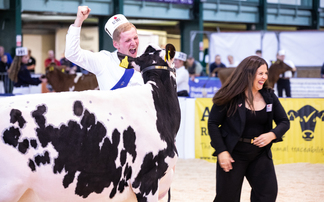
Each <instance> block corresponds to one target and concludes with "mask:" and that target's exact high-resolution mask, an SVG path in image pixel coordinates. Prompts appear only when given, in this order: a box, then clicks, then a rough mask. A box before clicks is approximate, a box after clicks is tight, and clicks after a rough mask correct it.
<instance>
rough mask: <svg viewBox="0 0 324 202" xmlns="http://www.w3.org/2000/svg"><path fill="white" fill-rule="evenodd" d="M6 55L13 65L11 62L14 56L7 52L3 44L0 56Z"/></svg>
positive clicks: (9, 62) (0, 48) (0, 47)
mask: <svg viewBox="0 0 324 202" xmlns="http://www.w3.org/2000/svg"><path fill="white" fill-rule="evenodd" d="M4 55H6V56H7V61H8V62H7V63H8V64H9V65H11V63H12V57H11V55H10V54H9V53H6V52H5V49H4V47H3V46H0V58H2V56H4Z"/></svg>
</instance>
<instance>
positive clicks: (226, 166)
mask: <svg viewBox="0 0 324 202" xmlns="http://www.w3.org/2000/svg"><path fill="white" fill-rule="evenodd" d="M217 161H218V163H219V165H220V167H221V168H223V170H224V171H225V172H229V171H230V170H232V169H233V167H232V163H234V160H233V158H232V157H231V155H230V154H229V153H228V151H223V152H222V153H219V154H218V156H217Z"/></svg>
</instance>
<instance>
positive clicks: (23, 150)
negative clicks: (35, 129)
mask: <svg viewBox="0 0 324 202" xmlns="http://www.w3.org/2000/svg"><path fill="white" fill-rule="evenodd" d="M28 148H29V141H28V140H27V139H24V140H23V141H22V142H19V145H18V150H19V151H20V152H21V153H23V154H24V153H26V151H27V149H28Z"/></svg>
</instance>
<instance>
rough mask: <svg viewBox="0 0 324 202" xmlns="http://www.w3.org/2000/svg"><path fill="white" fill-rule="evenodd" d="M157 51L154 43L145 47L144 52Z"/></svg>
mask: <svg viewBox="0 0 324 202" xmlns="http://www.w3.org/2000/svg"><path fill="white" fill-rule="evenodd" d="M155 51H156V49H155V48H153V46H152V45H148V46H147V48H146V49H145V52H144V53H153V52H155Z"/></svg>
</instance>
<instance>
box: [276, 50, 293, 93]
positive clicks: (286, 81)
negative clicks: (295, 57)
mask: <svg viewBox="0 0 324 202" xmlns="http://www.w3.org/2000/svg"><path fill="white" fill-rule="evenodd" d="M285 57H286V51H285V50H279V51H278V53H277V60H280V61H282V62H284V63H286V65H288V66H290V67H291V68H292V71H286V72H284V73H283V74H281V75H280V76H279V79H278V81H277V91H278V97H282V92H283V90H285V93H286V97H291V88H290V78H291V77H292V75H293V72H295V71H296V67H295V65H294V63H293V62H292V61H291V60H286V59H285Z"/></svg>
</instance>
